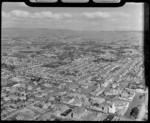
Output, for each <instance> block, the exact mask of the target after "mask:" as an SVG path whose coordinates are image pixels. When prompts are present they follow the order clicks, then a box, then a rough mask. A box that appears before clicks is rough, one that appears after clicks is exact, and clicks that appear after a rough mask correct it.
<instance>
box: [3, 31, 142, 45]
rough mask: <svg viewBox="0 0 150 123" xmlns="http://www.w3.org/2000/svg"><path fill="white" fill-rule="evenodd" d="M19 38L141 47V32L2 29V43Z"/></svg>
mask: <svg viewBox="0 0 150 123" xmlns="http://www.w3.org/2000/svg"><path fill="white" fill-rule="evenodd" d="M12 38H19V39H20V40H19V41H21V39H26V41H29V42H30V41H34V42H62V43H63V42H65V43H66V42H67V43H73V44H74V43H75V44H76V43H77V44H78V43H82V42H97V43H111V44H113V43H119V44H124V43H126V44H127V43H129V44H136V45H142V44H143V33H142V32H141V31H100V32H98V31H75V30H67V29H25V28H3V29H2V42H3V41H4V39H12ZM24 41H25V40H24Z"/></svg>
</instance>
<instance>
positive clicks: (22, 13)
mask: <svg viewBox="0 0 150 123" xmlns="http://www.w3.org/2000/svg"><path fill="white" fill-rule="evenodd" d="M8 14H10V15H11V16H13V17H24V18H25V17H30V15H31V14H30V13H29V12H27V11H21V10H13V11H11V12H9V13H8Z"/></svg>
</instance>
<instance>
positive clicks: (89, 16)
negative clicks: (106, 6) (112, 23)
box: [82, 11, 112, 19]
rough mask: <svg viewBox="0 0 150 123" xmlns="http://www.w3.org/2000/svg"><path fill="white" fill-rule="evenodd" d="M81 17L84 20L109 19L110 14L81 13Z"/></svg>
mask: <svg viewBox="0 0 150 123" xmlns="http://www.w3.org/2000/svg"><path fill="white" fill-rule="evenodd" d="M82 15H83V16H84V17H86V18H91V19H94V18H111V17H112V16H111V14H110V13H108V12H101V11H100V12H83V13H82Z"/></svg>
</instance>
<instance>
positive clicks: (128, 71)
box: [1, 9, 148, 121]
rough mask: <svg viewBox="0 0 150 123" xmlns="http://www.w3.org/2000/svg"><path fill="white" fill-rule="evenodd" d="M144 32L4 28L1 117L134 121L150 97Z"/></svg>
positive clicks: (43, 119) (146, 113)
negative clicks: (145, 67)
mask: <svg viewBox="0 0 150 123" xmlns="http://www.w3.org/2000/svg"><path fill="white" fill-rule="evenodd" d="M3 10H4V9H3ZM3 14H4V15H5V17H6V15H7V17H8V12H7V13H6V10H5V12H3ZM11 14H12V13H11ZM4 15H3V17H4ZM10 16H12V15H10V14H9V19H10ZM7 17H6V18H7ZM6 18H3V19H6ZM18 23H19V22H18ZM2 24H3V25H7V24H6V23H5V22H3V21H2ZM9 24H10V23H9ZM23 26H24V25H23ZM142 37H143V32H142V31H118V30H117V31H97V30H96V31H93V30H91V31H86V30H84V31H81V30H80V31H79V30H78V31H77V30H69V29H62V28H61V29H57V28H56V29H45V28H18V27H14V26H12V27H11V26H10V27H9V28H8V27H5V28H2V39H1V119H2V120H9V121H14V120H19V121H20V120H22V121H26V120H31V121H135V120H136V119H137V118H138V117H139V114H140V111H141V109H142V107H143V104H144V102H145V100H146V98H147V97H146V95H147V94H146V88H147V87H146V86H145V78H144V54H143V38H142ZM146 106H147V105H146ZM145 109H146V110H145V113H144V118H143V120H147V119H148V107H145Z"/></svg>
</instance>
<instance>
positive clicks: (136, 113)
mask: <svg viewBox="0 0 150 123" xmlns="http://www.w3.org/2000/svg"><path fill="white" fill-rule="evenodd" d="M138 113H139V109H138V107H135V108H133V109H132V110H131V112H130V116H131V117H134V118H137V116H138Z"/></svg>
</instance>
